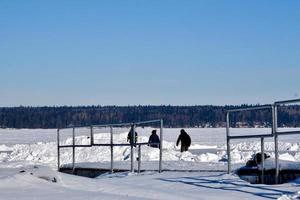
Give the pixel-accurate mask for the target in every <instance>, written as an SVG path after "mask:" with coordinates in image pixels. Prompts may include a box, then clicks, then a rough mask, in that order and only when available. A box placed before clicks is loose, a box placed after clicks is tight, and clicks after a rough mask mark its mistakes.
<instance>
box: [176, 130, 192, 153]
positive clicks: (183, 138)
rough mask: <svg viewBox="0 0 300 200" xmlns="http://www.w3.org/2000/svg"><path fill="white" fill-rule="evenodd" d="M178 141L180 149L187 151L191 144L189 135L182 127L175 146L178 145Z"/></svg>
mask: <svg viewBox="0 0 300 200" xmlns="http://www.w3.org/2000/svg"><path fill="white" fill-rule="evenodd" d="M179 142H181V148H180V151H181V152H184V151H188V150H189V147H190V146H191V137H190V136H189V135H188V134H187V132H185V130H184V129H181V130H180V135H179V137H178V139H177V142H176V146H178V144H179Z"/></svg>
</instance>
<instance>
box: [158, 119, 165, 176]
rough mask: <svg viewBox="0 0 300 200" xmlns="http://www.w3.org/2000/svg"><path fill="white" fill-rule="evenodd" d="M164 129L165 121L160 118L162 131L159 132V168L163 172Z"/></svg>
mask: <svg viewBox="0 0 300 200" xmlns="http://www.w3.org/2000/svg"><path fill="white" fill-rule="evenodd" d="M163 129H164V122H163V120H160V132H159V141H160V144H159V169H158V172H159V173H161V172H162V151H163V150H162V149H163Z"/></svg>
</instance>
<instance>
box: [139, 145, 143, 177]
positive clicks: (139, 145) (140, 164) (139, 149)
mask: <svg viewBox="0 0 300 200" xmlns="http://www.w3.org/2000/svg"><path fill="white" fill-rule="evenodd" d="M138 155H139V160H138V173H141V158H142V156H141V145H140V144H139V154H138Z"/></svg>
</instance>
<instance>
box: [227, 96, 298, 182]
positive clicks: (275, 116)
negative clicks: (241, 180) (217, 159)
mask: <svg viewBox="0 0 300 200" xmlns="http://www.w3.org/2000/svg"><path fill="white" fill-rule="evenodd" d="M299 102H300V99H292V100H286V101H277V102H274V104H271V105H265V106H255V107H249V108H238V109H232V110H227V112H226V140H227V159H228V170H227V172H228V173H230V172H231V155H230V152H231V149H230V140H232V139H249V138H261V154H262V183H263V180H264V138H266V137H274V147H275V149H274V151H275V170H276V172H275V182H276V183H278V182H279V150H278V136H279V135H292V134H293V135H294V134H300V131H278V106H281V105H285V104H292V103H299ZM270 108H271V109H272V127H271V130H272V133H271V134H260V135H239V136H231V135H230V113H232V112H242V111H254V110H262V109H270Z"/></svg>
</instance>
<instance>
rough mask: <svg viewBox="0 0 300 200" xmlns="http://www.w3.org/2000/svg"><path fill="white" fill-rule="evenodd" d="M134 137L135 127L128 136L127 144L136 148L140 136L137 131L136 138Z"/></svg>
mask: <svg viewBox="0 0 300 200" xmlns="http://www.w3.org/2000/svg"><path fill="white" fill-rule="evenodd" d="M132 136H133V127H131V129H130V131H129V133H128V135H127V142H129V143H130V144H131V145H133V146H134V147H135V146H136V143H137V140H138V134H137V132H136V131H135V133H134V137H132Z"/></svg>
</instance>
